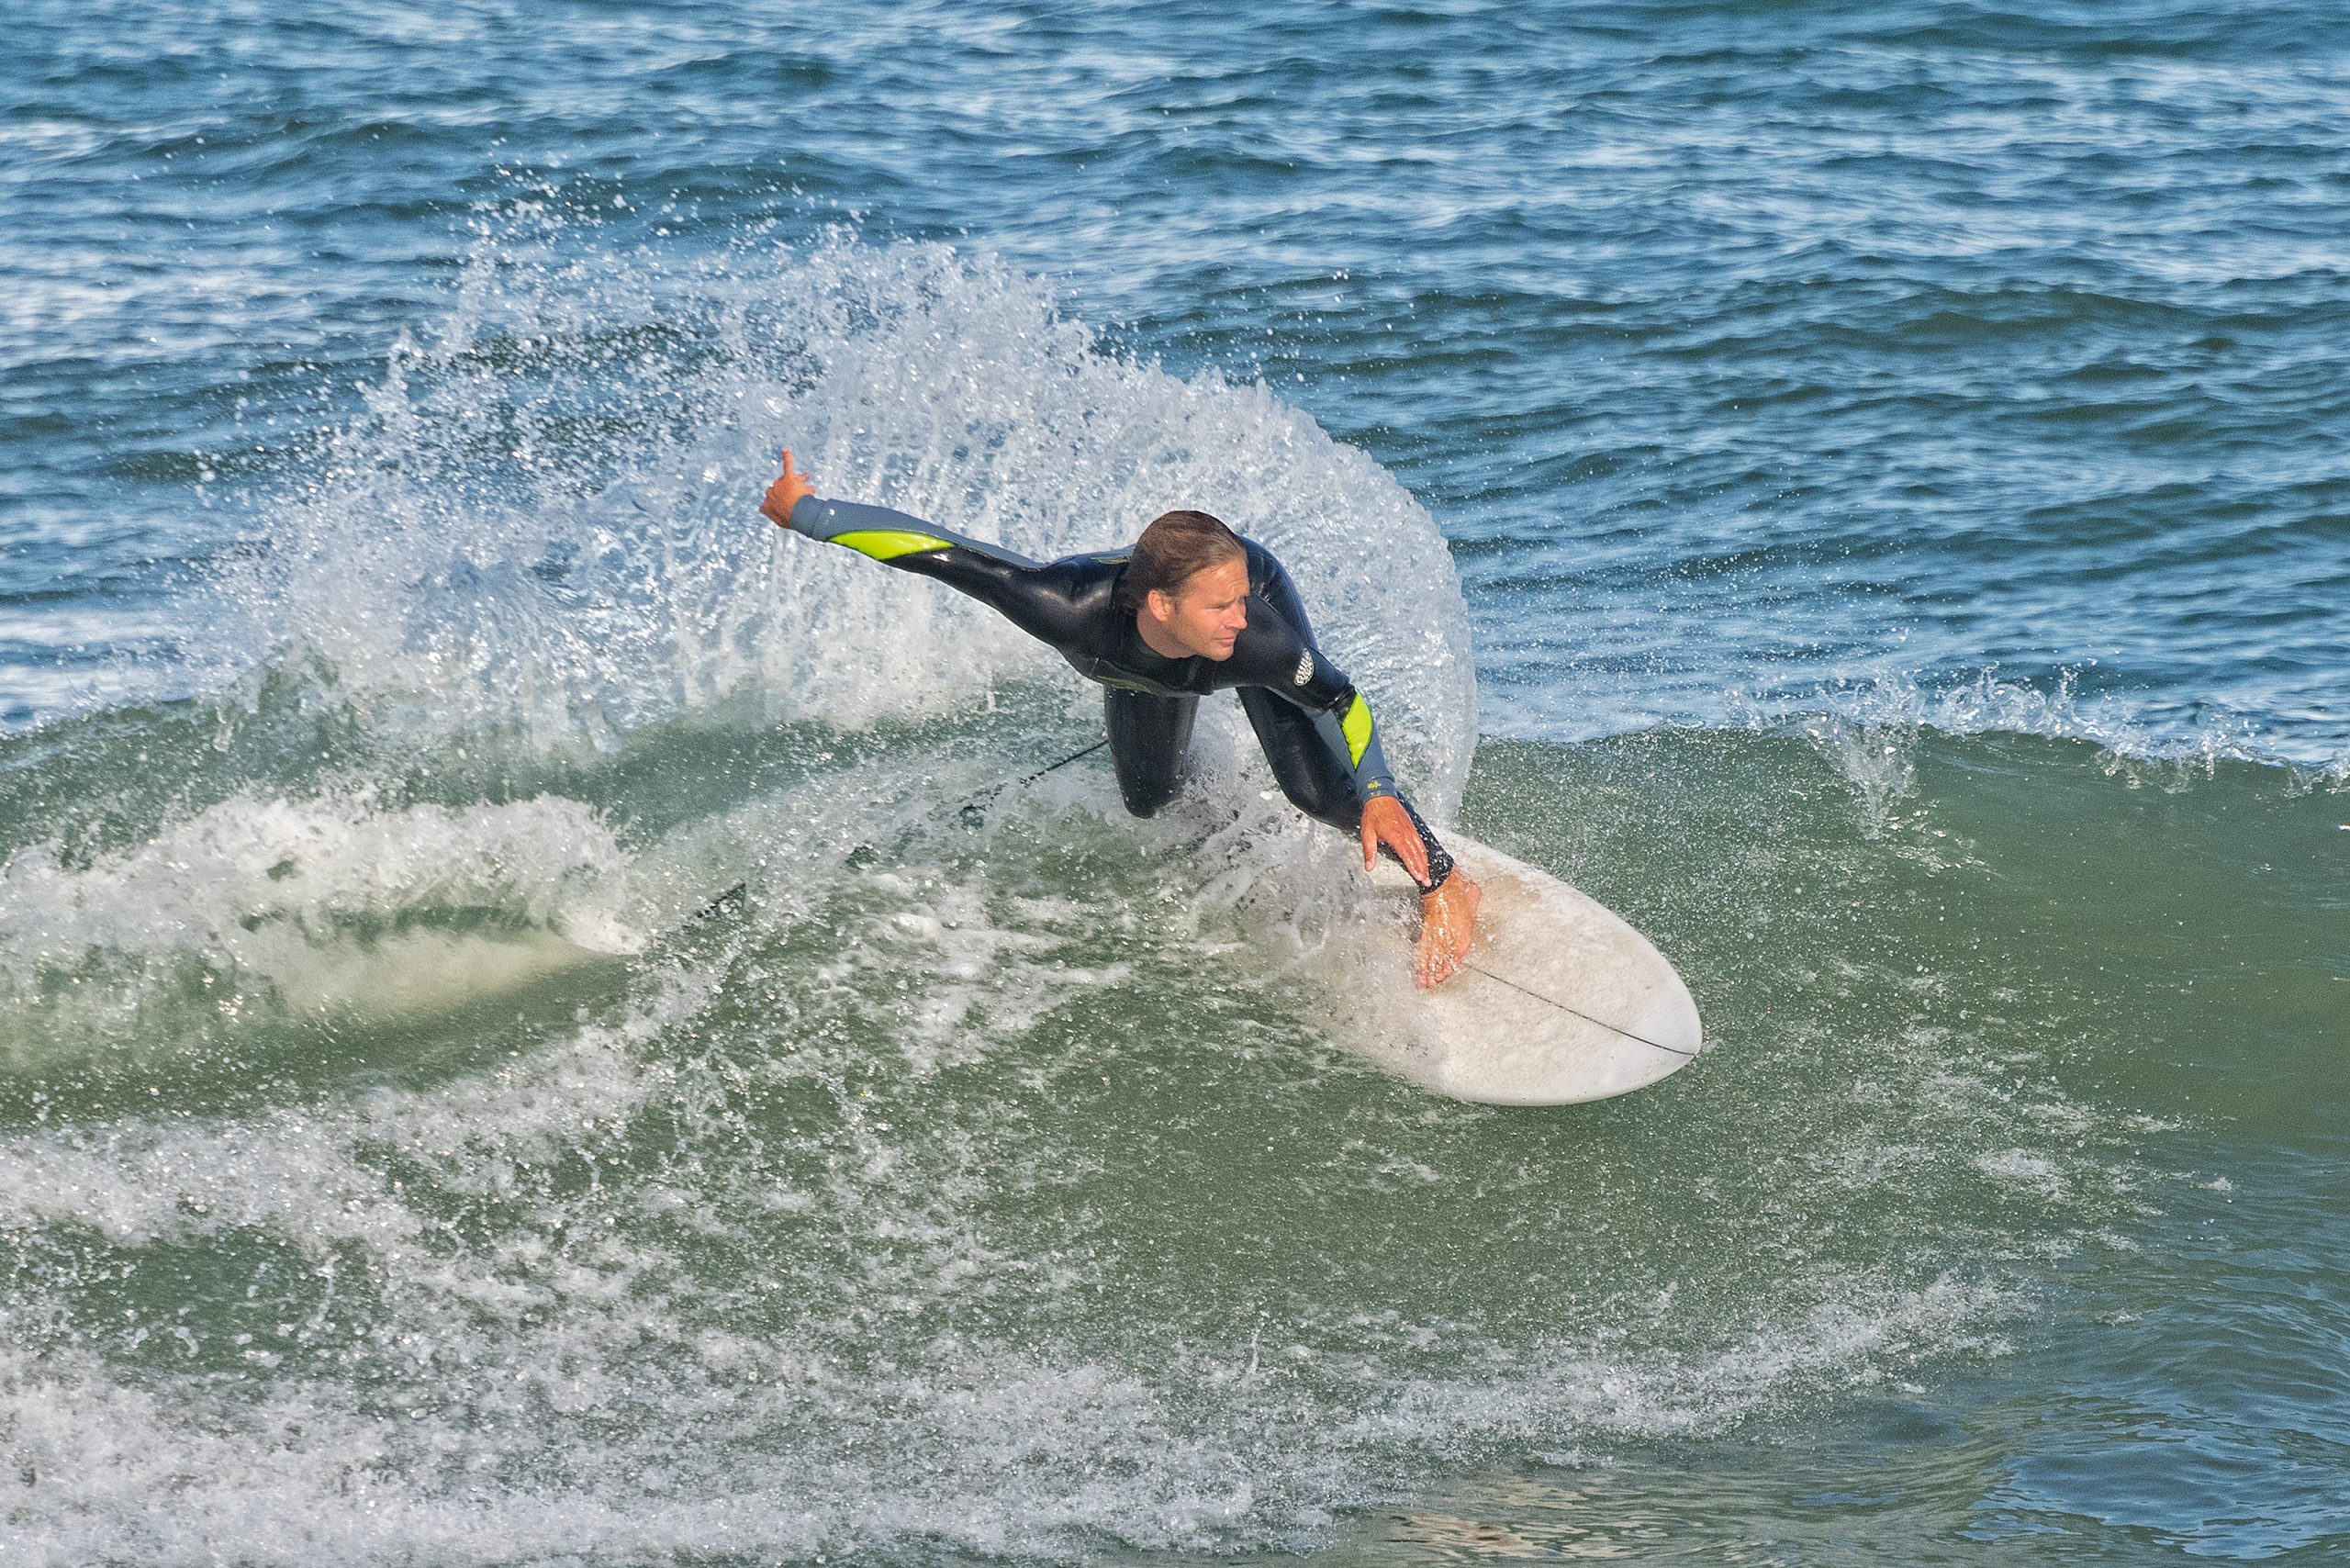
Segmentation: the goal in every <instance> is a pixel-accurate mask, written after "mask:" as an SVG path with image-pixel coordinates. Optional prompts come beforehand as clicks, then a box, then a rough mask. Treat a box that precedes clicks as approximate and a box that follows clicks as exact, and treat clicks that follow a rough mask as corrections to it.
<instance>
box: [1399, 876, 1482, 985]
mask: <svg viewBox="0 0 2350 1568" xmlns="http://www.w3.org/2000/svg"><path fill="white" fill-rule="evenodd" d="M1483 897H1484V893H1483V890H1481V889H1480V888H1479V887H1478V886H1477V884H1476V883H1474V882H1472V881H1471V880H1470V879H1469V873H1468V872H1466V871H1463V870H1461V869H1460V868H1459V867H1458V866H1456V867H1454V868H1453V870H1452V875H1451V876H1449V877H1447V878H1446V879H1444V886H1442V887H1440V888H1438V889H1437V890H1436V891H1434V892H1432V893H1423V894H1421V895H1420V941H1419V946H1417V947H1416V948H1415V949H1414V950H1413V953H1412V979H1413V980H1415V981H1416V982H1417V983H1418V984H1420V985H1423V986H1430V985H1442V984H1443V983H1444V982H1445V981H1447V980H1450V979H1451V978H1452V977H1453V976H1455V975H1457V974H1459V973H1460V966H1461V965H1462V964H1463V963H1466V962H1467V961H1468V958H1469V945H1470V944H1471V943H1472V942H1473V941H1475V940H1476V936H1477V901H1478V900H1480V899H1482V898H1483Z"/></svg>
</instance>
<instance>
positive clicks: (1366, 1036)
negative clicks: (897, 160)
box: [1341, 834, 1705, 1105]
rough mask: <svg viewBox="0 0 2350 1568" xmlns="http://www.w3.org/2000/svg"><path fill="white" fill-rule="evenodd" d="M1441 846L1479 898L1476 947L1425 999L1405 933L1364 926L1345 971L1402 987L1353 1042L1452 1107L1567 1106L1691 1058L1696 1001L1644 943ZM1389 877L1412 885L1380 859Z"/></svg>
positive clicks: (1604, 919)
mask: <svg viewBox="0 0 2350 1568" xmlns="http://www.w3.org/2000/svg"><path fill="white" fill-rule="evenodd" d="M1444 842H1445V847H1446V848H1447V849H1449V850H1450V851H1451V853H1452V856H1453V858H1454V859H1455V860H1457V861H1459V862H1460V866H1461V868H1462V869H1464V870H1466V871H1467V872H1468V873H1469V875H1471V876H1472V877H1474V878H1475V879H1477V884H1478V886H1479V887H1480V888H1481V889H1482V890H1483V892H1484V899H1483V902H1482V903H1480V904H1479V906H1478V909H1477V939H1476V945H1475V946H1473V947H1472V948H1471V949H1470V953H1469V961H1468V966H1467V967H1466V968H1464V969H1462V970H1461V971H1460V973H1459V974H1457V975H1455V976H1453V977H1452V979H1450V980H1447V981H1445V982H1444V983H1443V984H1442V985H1440V986H1438V987H1436V988H1435V989H1433V990H1430V991H1418V990H1416V988H1414V987H1412V985H1411V983H1410V980H1409V970H1410V954H1409V948H1408V946H1407V942H1408V935H1409V934H1408V932H1406V931H1405V930H1404V929H1403V928H1401V927H1399V926H1393V925H1389V924H1384V923H1379V924H1372V925H1367V926H1364V927H1361V928H1360V935H1359V936H1358V937H1357V938H1356V942H1357V944H1358V946H1357V950H1356V951H1354V952H1353V953H1351V954H1347V955H1344V957H1345V958H1346V960H1347V968H1348V969H1350V970H1352V971H1353V972H1354V973H1355V974H1357V975H1360V974H1361V973H1362V972H1363V969H1362V966H1363V965H1365V964H1366V962H1367V963H1368V964H1369V965H1370V966H1371V967H1373V968H1374V969H1388V967H1389V966H1390V965H1392V966H1393V969H1392V970H1390V971H1389V972H1391V973H1396V974H1402V975H1403V976H1404V977H1405V978H1404V983H1403V985H1402V987H1401V988H1400V989H1397V988H1393V987H1387V986H1382V987H1381V988H1380V990H1381V991H1382V994H1381V995H1380V996H1379V997H1377V998H1376V999H1375V1003H1374V1010H1375V1012H1376V1014H1377V1016H1376V1017H1375V1018H1371V1017H1366V1018H1365V1019H1364V1020H1363V1021H1362V1022H1363V1032H1362V1033H1360V1034H1358V1036H1357V1038H1358V1039H1360V1040H1362V1041H1364V1042H1365V1045H1366V1047H1367V1048H1368V1049H1369V1051H1370V1054H1371V1056H1372V1057H1373V1058H1374V1059H1376V1060H1378V1061H1380V1063H1381V1064H1382V1066H1385V1067H1387V1068H1389V1069H1391V1070H1393V1071H1396V1072H1398V1073H1401V1074H1402V1075H1404V1077H1407V1078H1410V1079H1412V1080H1413V1081H1416V1082H1419V1083H1422V1084H1425V1085H1426V1086H1427V1087H1428V1088H1430V1089H1433V1090H1435V1091H1436V1092H1438V1093H1440V1094H1449V1095H1450V1096H1452V1097H1453V1098H1454V1099H1456V1100H1474V1101H1479V1102H1482V1103H1486V1104H1493V1105H1568V1104H1573V1103H1577V1102H1580V1101H1584V1100H1605V1099H1606V1098H1608V1097H1609V1096H1611V1095H1616V1094H1624V1093H1628V1092H1631V1091H1632V1090H1635V1089H1639V1088H1641V1087H1643V1086H1645V1085H1647V1084H1651V1083H1654V1082H1655V1081H1657V1080H1658V1079H1660V1078H1662V1077H1664V1076H1666V1075H1667V1074H1669V1073H1672V1072H1675V1071H1678V1070H1680V1069H1681V1068H1683V1067H1684V1066H1686V1065H1688V1063H1690V1062H1691V1061H1693V1060H1695V1058H1696V1057H1697V1054H1698V1053H1699V1052H1700V1051H1702V1050H1703V1049H1704V1048H1705V1034H1704V1031H1703V1030H1702V1029H1701V1028H1700V1027H1699V1025H1698V1022H1697V1004H1696V1002H1694V1001H1693V1000H1691V998H1690V995H1689V988H1688V987H1687V986H1685V985H1684V984H1683V983H1682V981H1681V977H1680V976H1679V975H1678V974H1676V973H1674V972H1673V966H1672V965H1671V964H1669V963H1667V962H1666V961H1665V959H1664V956H1663V955H1662V954H1661V953H1659V952H1658V951H1657V950H1656V948H1655V947H1653V946H1651V945H1650V943H1649V940H1648V938H1647V937H1645V936H1643V935H1640V934H1639V932H1637V931H1635V930H1633V929H1632V928H1631V926H1630V925H1628V924H1626V923H1625V921H1624V920H1623V919H1622V917H1621V916H1619V915H1617V914H1616V913H1614V912H1612V911H1610V910H1608V909H1607V908H1606V906H1604V905H1602V904H1601V903H1600V902H1598V901H1597V900H1595V899H1593V898H1591V897H1589V896H1587V895H1585V894H1583V893H1580V892H1577V891H1576V890H1574V889H1572V888H1571V887H1569V886H1568V885H1567V884H1566V883H1564V882H1562V881H1561V880H1559V879H1557V878H1556V877H1553V876H1551V875H1550V873H1549V872H1547V871H1543V870H1539V869H1538V868H1535V867H1532V866H1528V865H1527V864H1526V863H1525V862H1523V861H1520V860H1514V859H1512V858H1511V857H1508V856H1506V855H1504V854H1503V853H1502V852H1501V851H1500V850H1498V849H1489V848H1487V847H1486V846H1483V845H1482V844H1479V843H1476V842H1475V841H1474V840H1472V839H1468V838H1463V837H1461V836H1460V834H1447V835H1446V836H1445V841H1444ZM1381 868H1382V870H1381V874H1380V877H1379V880H1380V881H1381V882H1382V884H1389V883H1392V884H1393V885H1396V886H1398V887H1399V888H1400V887H1406V886H1408V882H1409V879H1407V878H1405V877H1404V873H1403V871H1402V870H1401V869H1400V868H1396V867H1394V866H1393V865H1392V864H1390V863H1389V862H1388V861H1387V860H1386V859H1385V858H1384V857H1382V859H1381ZM1341 946H1346V944H1343V943H1342V944H1341ZM1407 992H1408V993H1409V994H1405V993H1407ZM1361 1000H1362V1001H1364V1002H1373V999H1371V998H1369V997H1363V998H1361Z"/></svg>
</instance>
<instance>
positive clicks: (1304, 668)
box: [1292, 649, 1314, 686]
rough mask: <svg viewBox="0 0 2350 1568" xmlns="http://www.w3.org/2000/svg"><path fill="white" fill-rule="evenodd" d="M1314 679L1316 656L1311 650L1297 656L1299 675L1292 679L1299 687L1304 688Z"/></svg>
mask: <svg viewBox="0 0 2350 1568" xmlns="http://www.w3.org/2000/svg"><path fill="white" fill-rule="evenodd" d="M1313 678H1314V654H1313V652H1312V650H1310V649H1309V650H1308V651H1306V652H1305V653H1302V654H1300V655H1297V674H1296V675H1295V676H1294V677H1292V684H1293V685H1297V686H1304V684H1305V683H1306V682H1307V681H1309V680H1312V679H1313Z"/></svg>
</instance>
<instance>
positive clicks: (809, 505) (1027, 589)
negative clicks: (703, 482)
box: [759, 447, 1061, 641]
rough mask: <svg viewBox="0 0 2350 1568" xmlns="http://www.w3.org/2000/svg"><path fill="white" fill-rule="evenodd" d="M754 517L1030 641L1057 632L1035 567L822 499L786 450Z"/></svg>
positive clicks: (921, 524) (867, 509)
mask: <svg viewBox="0 0 2350 1568" xmlns="http://www.w3.org/2000/svg"><path fill="white" fill-rule="evenodd" d="M759 510H760V511H761V512H763V513H764V514H766V515H767V517H768V518H769V519H771V520H773V521H775V522H776V523H778V525H780V526H782V527H785V528H789V530H791V532H794V533H804V534H806V535H807V536H808V537H809V538H811V539H815V540H820V541H822V543H827V544H838V545H841V546H842V547H843V548H845V549H849V550H854V551H856V553H857V554H860V555H864V556H866V557H867V558H869V559H871V560H875V561H879V562H880V563H882V564H883V565H884V566H895V567H897V568H898V569H899V570H900V571H901V572H912V573H913V574H915V575H916V576H917V577H934V578H936V579H937V580H938V581H940V582H943V583H945V584H946V585H947V586H948V587H950V588H958V589H960V590H961V591H962V592H964V593H967V594H969V595H970V596H971V597H972V598H973V599H978V600H979V602H980V603H982V604H984V605H986V606H988V608H990V610H996V611H997V612H999V613H1000V614H1002V615H1004V616H1006V617H1007V618H1009V619H1010V620H1011V622H1013V625H1015V626H1018V627H1019V628H1020V629H1021V630H1022V631H1024V632H1026V633H1030V634H1031V635H1034V636H1038V637H1043V638H1045V639H1046V640H1047V641H1052V640H1055V636H1056V633H1059V632H1060V630H1061V628H1060V627H1059V625H1058V624H1057V622H1058V619H1059V617H1058V616H1057V614H1056V613H1055V611H1057V610H1059V609H1060V608H1061V607H1060V606H1059V605H1058V604H1057V603H1056V602H1055V599H1054V596H1052V595H1050V594H1049V593H1045V592H1040V591H1039V590H1038V585H1037V583H1036V581H1035V572H1036V571H1037V569H1038V567H1039V566H1040V565H1041V563H1038V562H1036V561H1033V560H1030V559H1029V558H1028V557H1027V556H1025V555H1023V554H1020V553H1019V552H1018V551H1016V550H1007V549H1005V548H1004V547H1003V546H1002V545H1001V544H989V543H984V542H983V541H980V540H977V539H968V538H966V537H964V536H963V535H962V534H959V533H957V532H955V531H954V530H952V529H949V528H942V527H940V526H939V525H938V524H937V523H934V522H929V521H924V520H923V519H922V518H918V517H913V516H911V515H909V514H908V513H905V512H901V511H892V510H890V508H888V507H876V506H867V505H865V504H864V503H863V502H860V501H828V500H823V499H821V498H818V497H817V495H816V493H815V489H814V487H812V486H811V484H810V483H809V482H808V476H806V475H804V474H801V473H799V472H798V471H796V470H795V469H794V468H793V467H792V466H791V450H790V448H789V447H786V448H785V449H784V454H783V476H782V477H780V478H778V479H777V480H776V482H775V483H774V484H772V485H770V486H769V487H767V499H766V500H765V501H763V502H761V503H760V506H759Z"/></svg>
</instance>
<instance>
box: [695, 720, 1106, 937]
mask: <svg viewBox="0 0 2350 1568" xmlns="http://www.w3.org/2000/svg"><path fill="white" fill-rule="evenodd" d="M1109 744H1110V737H1109V736H1107V735H1104V736H1102V738H1101V739H1100V740H1098V741H1095V742H1094V743H1093V744H1092V745H1087V746H1080V747H1078V748H1077V750H1075V751H1073V752H1071V753H1069V755H1068V756H1065V757H1062V758H1061V759H1060V760H1059V761H1058V762H1048V763H1046V764H1045V766H1044V767H1040V768H1038V769H1036V771H1035V772H1034V773H1030V774H1027V775H1025V776H1024V777H1022V778H1006V779H1004V780H1003V781H1002V783H998V784H990V785H989V786H988V787H987V788H986V789H984V790H980V791H979V793H978V794H976V795H973V796H970V797H969V798H968V799H967V800H965V801H964V802H963V803H962V805H961V806H959V807H957V815H958V816H959V817H961V818H962V820H963V823H964V825H966V826H968V827H979V826H982V825H984V824H985V823H986V822H987V820H988V817H987V806H988V802H990V801H993V800H994V799H995V798H996V797H997V796H998V795H1001V794H1002V793H1003V792H1004V791H1005V790H1009V789H1012V788H1013V787H1014V786H1015V785H1021V784H1034V783H1035V782H1036V780H1037V779H1039V778H1043V777H1044V776H1045V775H1046V774H1047V773H1054V772H1057V771H1059V770H1060V769H1061V768H1064V767H1068V766H1069V764H1070V763H1072V762H1075V761H1077V760H1078V759H1079V758H1080V757H1087V756H1092V755H1093V754H1094V753H1095V752H1097V751H1100V750H1101V749H1102V747H1103V746H1105V745H1109ZM750 887H751V885H750V883H748V882H737V883H735V884H734V885H733V887H731V888H729V889H727V890H725V891H724V892H722V893H721V894H719V895H718V896H717V897H716V898H714V899H712V900H711V901H710V902H708V903H706V904H704V905H702V906H701V907H700V908H699V909H698V910H696V911H694V912H693V913H692V914H690V915H688V917H687V919H686V924H688V925H707V924H710V922H711V921H713V920H716V919H717V918H718V917H719V916H721V915H726V914H740V913H743V904H744V900H745V899H746V898H748V897H749V895H750Z"/></svg>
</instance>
